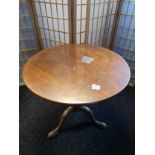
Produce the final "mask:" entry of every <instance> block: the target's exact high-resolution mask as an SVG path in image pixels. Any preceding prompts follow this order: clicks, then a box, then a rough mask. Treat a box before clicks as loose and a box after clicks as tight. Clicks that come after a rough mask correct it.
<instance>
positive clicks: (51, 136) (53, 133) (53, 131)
mask: <svg viewBox="0 0 155 155" xmlns="http://www.w3.org/2000/svg"><path fill="white" fill-rule="evenodd" d="M73 109H74V107H73V106H69V107H67V108H66V109H65V110H64V112H63V113H62V114H61V117H60V121H59V123H58V125H57V127H56V128H55V129H53V130H52V131H51V132H49V133H48V138H53V137H55V136H56V135H57V134H58V131H59V129H60V128H61V127H62V125H63V123H64V121H65V119H66V117H67V116H68V115H69V113H71V112H72V111H73Z"/></svg>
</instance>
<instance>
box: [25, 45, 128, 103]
mask: <svg viewBox="0 0 155 155" xmlns="http://www.w3.org/2000/svg"><path fill="white" fill-rule="evenodd" d="M83 56H89V57H91V58H93V59H94V60H93V61H92V62H91V63H90V64H87V63H84V62H82V61H81V58H82V57H83ZM23 79H24V82H25V84H26V85H27V87H28V88H29V89H30V90H31V91H32V92H34V93H35V94H37V95H39V96H41V97H43V98H45V99H48V100H51V101H55V102H59V103H63V104H73V105H75V104H79V105H80V104H81V105H82V104H90V103H95V102H97V101H101V100H104V99H107V98H109V97H111V96H113V95H115V94H117V93H119V92H120V91H121V90H122V89H123V88H124V87H125V86H126V85H127V84H128V82H129V79H130V69H129V66H128V65H127V63H126V62H125V60H124V59H123V58H122V57H121V56H119V55H118V54H116V53H114V52H112V51H110V50H108V49H105V48H101V47H97V46H92V45H75V44H70V45H61V46H57V47H52V48H48V49H44V50H42V51H41V52H39V53H37V54H35V55H34V56H33V57H32V58H30V59H29V61H28V62H27V63H26V64H25V66H24V70H23ZM94 84H96V85H99V86H100V88H99V89H92V85H94Z"/></svg>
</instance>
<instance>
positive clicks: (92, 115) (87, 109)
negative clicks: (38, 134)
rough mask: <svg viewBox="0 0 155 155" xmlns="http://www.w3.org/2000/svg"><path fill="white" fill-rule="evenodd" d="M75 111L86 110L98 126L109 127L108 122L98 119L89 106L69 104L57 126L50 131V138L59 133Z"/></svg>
mask: <svg viewBox="0 0 155 155" xmlns="http://www.w3.org/2000/svg"><path fill="white" fill-rule="evenodd" d="M73 111H84V112H85V113H86V114H87V115H88V116H89V117H90V119H91V120H92V121H93V122H94V123H95V125H96V126H98V127H102V128H106V127H107V125H106V123H104V122H101V121H97V120H96V118H95V116H94V113H93V111H92V110H91V109H90V108H89V107H86V106H69V107H67V108H66V109H65V110H64V112H63V113H62V114H61V117H60V120H59V123H58V125H57V127H56V128H55V129H53V130H52V131H50V132H49V133H48V136H47V137H48V138H54V137H55V136H56V135H57V134H58V132H59V130H60V128H61V127H62V125H63V124H64V121H65V119H66V117H67V116H68V115H69V114H70V113H71V112H73Z"/></svg>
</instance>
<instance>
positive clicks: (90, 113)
mask: <svg viewBox="0 0 155 155" xmlns="http://www.w3.org/2000/svg"><path fill="white" fill-rule="evenodd" d="M80 109H81V110H83V111H84V112H86V114H88V116H89V117H90V118H91V120H92V121H93V122H94V123H95V124H96V125H97V126H99V127H102V128H106V127H107V125H106V123H104V122H100V121H97V120H96V118H95V116H94V113H93V111H92V110H91V109H90V108H88V107H86V106H81V107H80Z"/></svg>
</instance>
